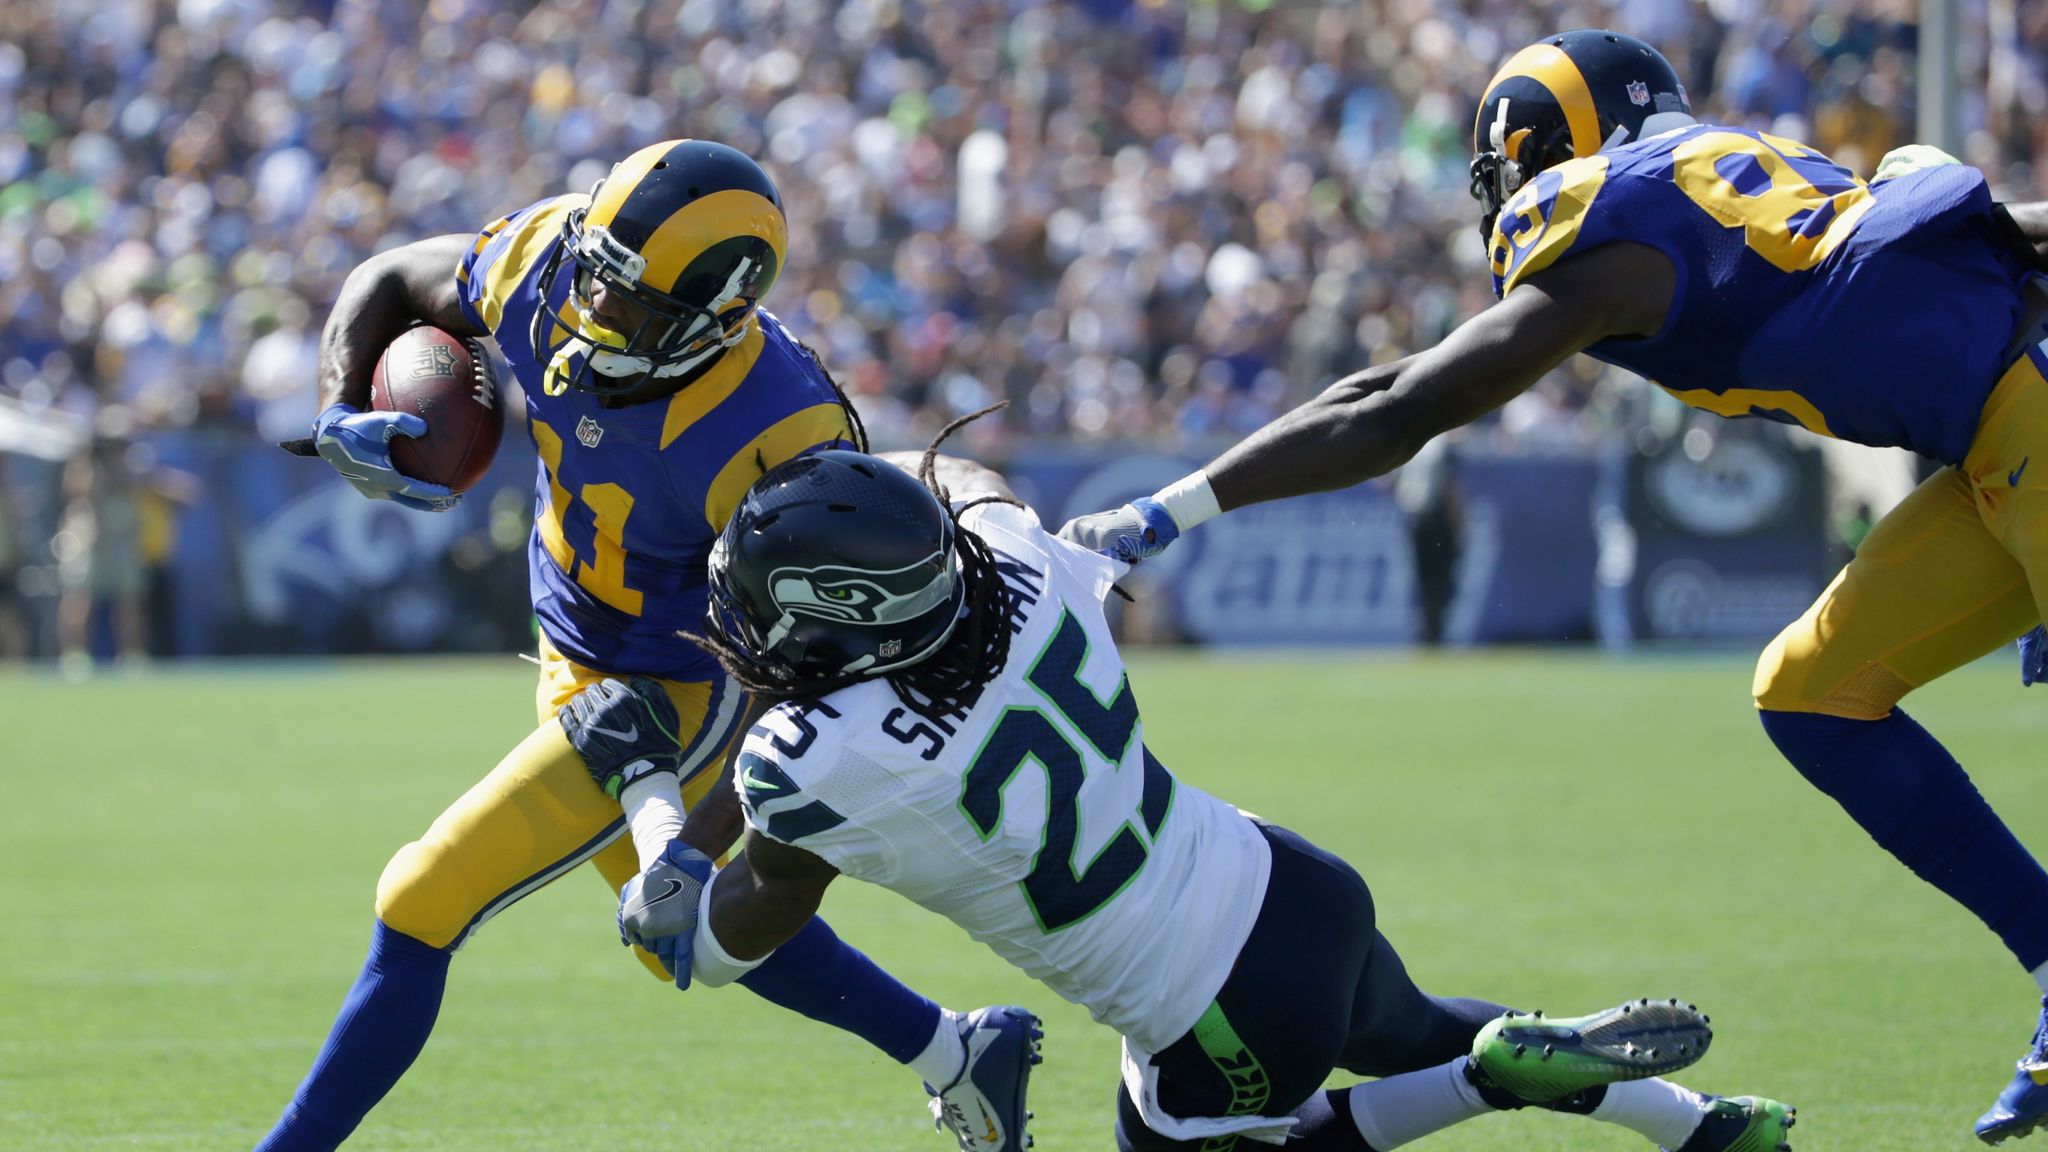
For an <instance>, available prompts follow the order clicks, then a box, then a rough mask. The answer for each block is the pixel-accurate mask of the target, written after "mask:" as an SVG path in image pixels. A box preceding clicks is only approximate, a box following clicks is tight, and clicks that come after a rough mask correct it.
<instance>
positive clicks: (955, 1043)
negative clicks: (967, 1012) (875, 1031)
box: [910, 1008, 967, 1088]
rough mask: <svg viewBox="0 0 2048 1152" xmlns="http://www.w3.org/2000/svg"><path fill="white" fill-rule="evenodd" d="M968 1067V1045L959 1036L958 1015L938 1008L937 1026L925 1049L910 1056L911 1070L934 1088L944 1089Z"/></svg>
mask: <svg viewBox="0 0 2048 1152" xmlns="http://www.w3.org/2000/svg"><path fill="white" fill-rule="evenodd" d="M966 1067H967V1045H966V1044H965V1043H964V1042H963V1041H962V1040H961V1039H960V1014H959V1013H957V1012H949V1011H947V1010H946V1009H944V1008H941V1009H939V1026H938V1029H937V1030H936V1031H934V1032H933V1033H932V1042H931V1043H929V1044H927V1045H925V1046H924V1051H922V1052H919V1053H918V1054H917V1055H916V1056H913V1057H911V1060H910V1070H911V1071H913V1072H915V1073H917V1074H918V1076H920V1077H922V1078H923V1080H924V1082H925V1083H927V1084H929V1085H931V1086H932V1087H934V1088H945V1087H947V1086H949V1085H951V1084H952V1083H953V1081H955V1080H957V1079H959V1077H960V1073H961V1071H962V1070H963V1069H965V1068H966Z"/></svg>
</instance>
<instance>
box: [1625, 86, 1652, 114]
mask: <svg viewBox="0 0 2048 1152" xmlns="http://www.w3.org/2000/svg"><path fill="white" fill-rule="evenodd" d="M1628 102H1629V103H1631V104H1634V105H1635V106H1636V107H1638V108H1640V107H1642V106H1643V105H1645V104H1648V103H1649V102H1650V86H1649V85H1648V84H1645V83H1643V82H1642V81H1641V80H1631V81H1629V82H1628Z"/></svg>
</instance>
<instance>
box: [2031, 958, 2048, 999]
mask: <svg viewBox="0 0 2048 1152" xmlns="http://www.w3.org/2000/svg"><path fill="white" fill-rule="evenodd" d="M2032 975H2033V977H2034V983H2036V984H2038V985H2040V986H2041V995H2043V996H2048V964H2043V965H2041V966H2040V967H2039V968H2036V969H2034V971H2033V973H2032Z"/></svg>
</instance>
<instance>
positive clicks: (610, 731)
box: [590, 724, 640, 741]
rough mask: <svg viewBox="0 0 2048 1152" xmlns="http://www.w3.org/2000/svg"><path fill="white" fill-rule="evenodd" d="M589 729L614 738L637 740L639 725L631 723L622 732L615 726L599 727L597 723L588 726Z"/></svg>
mask: <svg viewBox="0 0 2048 1152" xmlns="http://www.w3.org/2000/svg"><path fill="white" fill-rule="evenodd" d="M590 731H592V732H595V733H597V734H598V735H599V736H609V737H611V738H612V739H614V740H629V741H630V740H638V739H639V738H640V725H638V724H635V725H633V726H632V727H630V728H628V729H626V730H625V731H624V732H621V731H619V730H618V729H616V728H599V727H598V726H597V725H595V724H592V725H591V726H590Z"/></svg>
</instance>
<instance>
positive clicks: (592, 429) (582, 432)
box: [576, 416, 604, 448]
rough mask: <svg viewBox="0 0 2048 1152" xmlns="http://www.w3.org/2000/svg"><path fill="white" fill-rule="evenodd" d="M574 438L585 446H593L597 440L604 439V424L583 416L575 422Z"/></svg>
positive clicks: (595, 445)
mask: <svg viewBox="0 0 2048 1152" xmlns="http://www.w3.org/2000/svg"><path fill="white" fill-rule="evenodd" d="M576 439H577V440H578V441H579V442H581V443H582V445H583V446H584V447H585V448H595V447H597V442H598V441H599V440H602V439H604V426H603V425H602V424H599V423H598V422H597V421H595V420H593V419H591V418H590V417H588V416H585V417H584V418H583V419H581V420H578V421H577V422H576Z"/></svg>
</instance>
